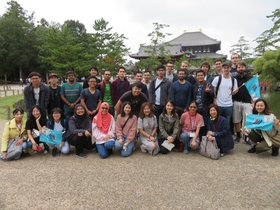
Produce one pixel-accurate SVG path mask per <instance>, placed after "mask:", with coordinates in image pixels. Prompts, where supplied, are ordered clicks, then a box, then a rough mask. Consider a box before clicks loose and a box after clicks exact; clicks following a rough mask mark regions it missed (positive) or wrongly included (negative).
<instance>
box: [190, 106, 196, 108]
mask: <svg viewBox="0 0 280 210" xmlns="http://www.w3.org/2000/svg"><path fill="white" fill-rule="evenodd" d="M189 108H190V109H196V108H197V107H196V106H189Z"/></svg>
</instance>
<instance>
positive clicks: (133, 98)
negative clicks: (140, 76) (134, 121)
mask: <svg viewBox="0 0 280 210" xmlns="http://www.w3.org/2000/svg"><path fill="white" fill-rule="evenodd" d="M141 88H142V85H141V83H139V82H135V83H134V84H133V87H132V90H131V91H127V92H126V93H125V94H123V95H122V97H121V98H120V99H119V100H118V102H117V104H116V107H115V109H116V112H117V115H118V114H120V110H121V105H122V103H123V102H125V101H129V102H130V104H131V111H132V113H133V114H134V115H136V116H137V117H138V115H139V112H140V108H141V106H142V104H143V103H144V102H148V98H147V97H146V96H145V94H144V93H141Z"/></svg>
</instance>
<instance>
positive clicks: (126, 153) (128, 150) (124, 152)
mask: <svg viewBox="0 0 280 210" xmlns="http://www.w3.org/2000/svg"><path fill="white" fill-rule="evenodd" d="M122 142H123V143H125V142H126V136H124V135H123V140H122ZM134 144H135V142H134V141H131V142H130V143H129V144H128V145H127V146H126V150H124V149H123V145H120V144H119V141H118V140H116V141H115V148H116V150H121V155H122V156H123V157H128V156H129V155H131V153H132V151H133V147H134Z"/></svg>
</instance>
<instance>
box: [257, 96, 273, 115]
mask: <svg viewBox="0 0 280 210" xmlns="http://www.w3.org/2000/svg"><path fill="white" fill-rule="evenodd" d="M258 102H263V103H264V106H265V109H264V111H263V113H264V114H265V115H269V114H271V113H272V112H271V110H270V108H269V107H268V104H267V102H266V101H265V100H264V99H262V98H259V99H257V100H256V101H255V103H254V107H253V114H258V111H257V110H256V104H257V103H258Z"/></svg>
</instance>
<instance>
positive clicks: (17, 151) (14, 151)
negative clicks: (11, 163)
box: [6, 137, 22, 160]
mask: <svg viewBox="0 0 280 210" xmlns="http://www.w3.org/2000/svg"><path fill="white" fill-rule="evenodd" d="M20 138H21V137H16V138H14V139H11V140H9V143H8V147H7V156H6V159H7V160H13V159H14V158H15V157H17V156H19V155H21V153H22V145H19V146H18V145H16V143H17V141H18V140H19V139H20Z"/></svg>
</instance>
